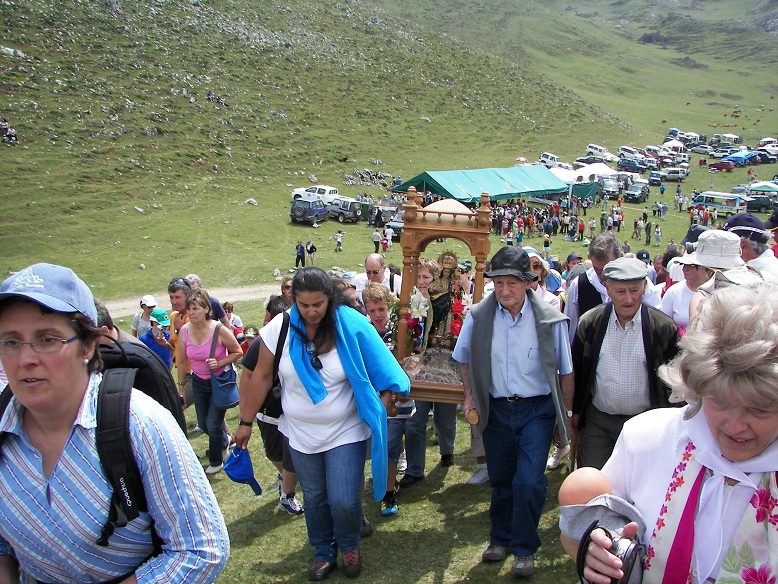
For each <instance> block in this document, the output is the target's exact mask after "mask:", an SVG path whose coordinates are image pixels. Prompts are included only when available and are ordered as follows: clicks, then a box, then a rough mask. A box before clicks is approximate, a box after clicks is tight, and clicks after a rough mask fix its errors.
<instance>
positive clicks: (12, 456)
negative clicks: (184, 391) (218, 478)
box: [0, 264, 229, 583]
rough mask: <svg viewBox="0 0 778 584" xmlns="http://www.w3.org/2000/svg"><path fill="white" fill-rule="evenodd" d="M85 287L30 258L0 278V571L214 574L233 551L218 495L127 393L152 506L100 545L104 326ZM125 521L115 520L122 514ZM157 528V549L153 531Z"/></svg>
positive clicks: (46, 576)
mask: <svg viewBox="0 0 778 584" xmlns="http://www.w3.org/2000/svg"><path fill="white" fill-rule="evenodd" d="M96 321H97V311H96V310H95V303H94V298H93V296H92V292H91V291H90V289H89V287H88V286H87V285H86V284H85V283H84V282H83V281H82V280H81V279H80V278H79V277H78V276H77V275H76V274H75V273H74V272H73V271H72V270H71V269H69V268H65V267H62V266H57V265H53V264H35V265H32V266H30V267H28V268H25V269H24V270H22V271H20V272H18V273H16V274H14V275H13V276H11V277H10V278H8V279H7V280H5V282H3V284H2V286H0V360H1V361H2V364H3V367H4V368H5V371H6V373H7V376H8V388H7V389H6V390H5V392H9V391H10V394H11V395H10V396H9V394H7V393H5V392H4V394H3V397H4V398H9V399H8V401H7V407H5V409H4V411H2V415H0V433H2V435H3V438H4V439H3V441H2V443H0V445H1V447H0V581H11V582H14V581H16V582H18V581H19V580H20V579H21V581H22V582H25V581H32V579H34V580H35V581H37V582H77V583H81V582H83V583H91V582H109V581H111V582H114V581H116V582H159V581H160V578H161V577H162V578H164V580H165V581H169V582H183V581H186V582H212V581H213V580H214V579H215V578H216V577H217V576H218V574H219V573H221V571H222V570H223V569H224V566H225V564H226V561H227V557H228V555H229V538H228V534H227V529H226V527H225V524H224V519H223V518H222V515H221V512H220V511H219V507H218V504H217V502H216V498H215V496H214V494H213V491H212V490H211V488H210V486H209V484H208V481H207V479H206V478H205V474H204V473H202V472H199V471H198V472H194V471H193V469H198V468H200V465H199V463H198V460H197V457H196V456H195V454H194V452H193V451H192V448H191V447H190V446H189V442H188V441H187V439H186V436H185V435H184V434H183V433H182V432H181V429H180V428H179V427H178V424H177V423H176V422H175V420H174V419H173V417H172V416H171V415H170V412H168V411H167V410H166V409H165V408H164V407H162V406H161V405H159V404H158V403H157V402H156V401H154V399H153V398H151V397H149V396H147V395H146V394H144V393H142V392H140V391H133V392H132V394H131V398H130V406H129V408H130V411H129V432H130V440H131V443H132V451H133V452H134V454H135V458H136V462H137V465H138V468H139V470H140V474H141V479H142V483H143V488H144V492H145V495H146V499H147V504H148V505H147V508H148V512H143V511H141V513H140V516H139V517H138V518H136V519H134V520H132V521H129V522H127V524H126V525H125V526H124V527H119V526H116V527H115V530H114V533H113V534H112V535H111V536H110V538H109V539H108V545H107V546H106V545H100V544H98V543H97V542H98V540H100V539H101V532H102V530H103V526H104V524H105V523H106V519H107V518H108V513H109V509H110V507H111V496H112V487H111V485H110V483H109V482H108V480H107V479H106V476H105V473H104V472H103V469H102V467H101V463H100V459H99V456H98V453H97V446H96V441H97V437H96V425H97V397H98V391H99V388H100V382H101V380H102V375H101V374H100V370H101V368H102V362H101V359H100V353H99V351H98V350H97V344H98V340H99V338H100V336H101V332H100V330H99V329H98V328H97V326H96ZM117 523H118V522H117ZM155 532H156V534H157V535H158V536H159V537H160V538H161V539H162V549H161V553H160V554H159V555H157V556H156V557H151V555H152V552H153V551H154V549H155V546H154V533H155Z"/></svg>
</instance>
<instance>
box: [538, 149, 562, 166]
mask: <svg viewBox="0 0 778 584" xmlns="http://www.w3.org/2000/svg"><path fill="white" fill-rule="evenodd" d="M538 162H540V163H541V164H545V165H546V166H547V167H548V168H554V167H556V166H559V165H560V164H561V162H562V160H561V159H560V158H559V156H557V155H556V154H551V152H544V153H543V154H541V155H540V158H538Z"/></svg>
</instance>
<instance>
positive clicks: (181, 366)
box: [176, 324, 189, 386]
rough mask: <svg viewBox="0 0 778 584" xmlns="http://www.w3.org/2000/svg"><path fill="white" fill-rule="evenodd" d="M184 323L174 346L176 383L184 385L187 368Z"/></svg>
mask: <svg viewBox="0 0 778 584" xmlns="http://www.w3.org/2000/svg"><path fill="white" fill-rule="evenodd" d="M186 326H188V325H186V324H185V325H184V326H182V327H181V330H180V331H179V333H178V346H177V347H176V353H177V355H176V367H177V368H178V385H179V386H182V385H184V381H185V380H186V371H187V369H189V367H188V365H189V361H188V360H187V357H186V343H185V342H184V327H186ZM187 332H188V331H187Z"/></svg>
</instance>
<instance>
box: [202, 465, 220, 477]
mask: <svg viewBox="0 0 778 584" xmlns="http://www.w3.org/2000/svg"><path fill="white" fill-rule="evenodd" d="M223 468H224V465H223V464H220V465H219V466H210V465H209V466H208V468H206V469H205V474H207V475H212V474H216V473H217V472H221V470H222V469H223Z"/></svg>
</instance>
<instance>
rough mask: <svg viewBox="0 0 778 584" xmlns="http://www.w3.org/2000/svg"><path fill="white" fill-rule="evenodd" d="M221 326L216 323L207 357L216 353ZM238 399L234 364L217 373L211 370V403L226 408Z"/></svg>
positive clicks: (232, 405)
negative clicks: (209, 352)
mask: <svg viewBox="0 0 778 584" xmlns="http://www.w3.org/2000/svg"><path fill="white" fill-rule="evenodd" d="M222 326H223V325H222V323H217V324H216V329H215V330H214V331H213V340H212V341H211V354H210V357H209V359H213V356H214V354H215V353H216V343H218V342H219V330H221V328H222ZM239 401H240V393H239V392H238V373H237V371H235V366H234V365H233V364H232V363H230V364H229V365H227V366H226V367H225V368H224V371H222V372H221V373H220V374H219V375H214V373H213V370H211V405H212V406H213V407H215V408H217V409H220V410H228V409H230V408H234V407H235V406H237V405H238V402H239Z"/></svg>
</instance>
